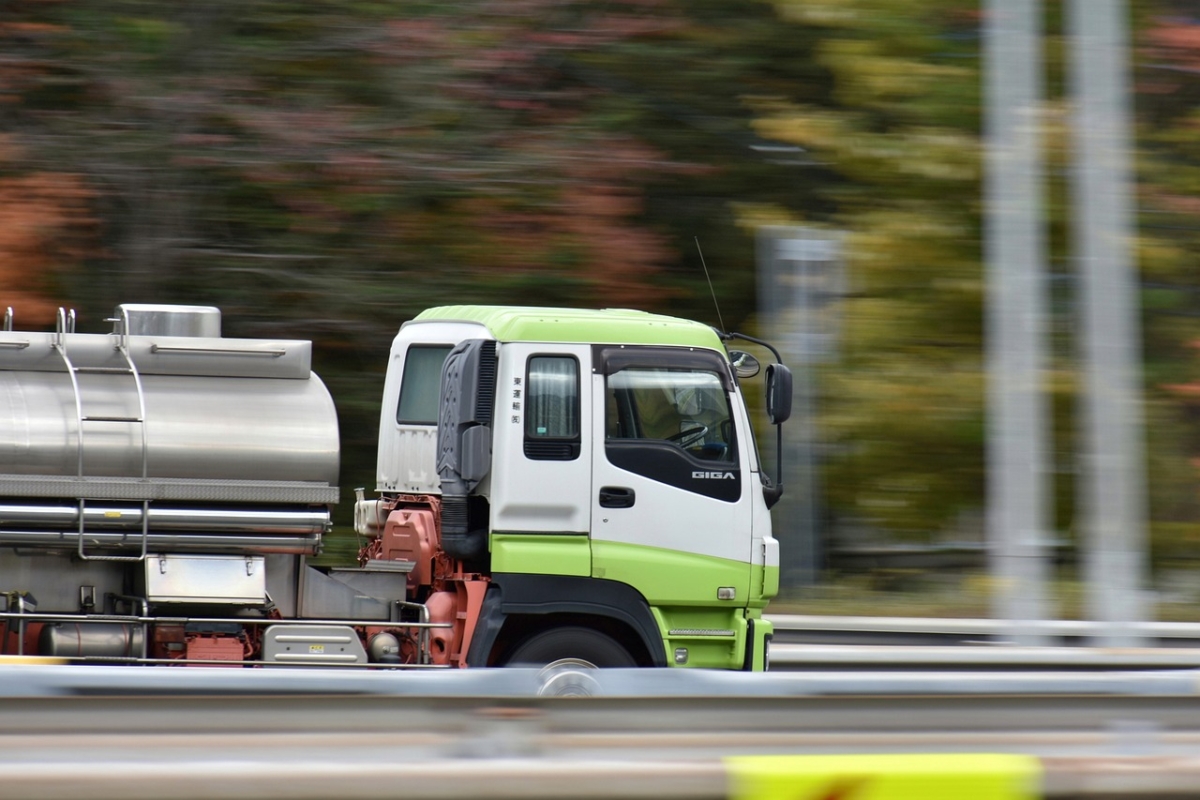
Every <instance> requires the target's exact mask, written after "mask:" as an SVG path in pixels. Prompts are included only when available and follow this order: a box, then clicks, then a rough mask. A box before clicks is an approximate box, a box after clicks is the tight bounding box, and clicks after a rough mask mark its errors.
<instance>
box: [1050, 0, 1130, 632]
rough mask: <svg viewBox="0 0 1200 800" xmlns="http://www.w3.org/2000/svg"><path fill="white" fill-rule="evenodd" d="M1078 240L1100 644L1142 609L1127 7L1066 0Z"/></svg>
mask: <svg viewBox="0 0 1200 800" xmlns="http://www.w3.org/2000/svg"><path fill="white" fill-rule="evenodd" d="M1067 12H1068V13H1067V25H1068V32H1069V34H1070V48H1071V59H1070V73H1069V74H1070V85H1071V90H1072V94H1073V95H1074V104H1075V109H1074V120H1073V124H1074V143H1075V170H1074V178H1073V195H1074V207H1075V225H1074V231H1073V233H1074V247H1075V255H1076V261H1077V264H1078V270H1079V285H1080V299H1081V306H1082V336H1081V337H1080V338H1081V355H1082V360H1083V363H1084V367H1085V381H1084V383H1083V390H1084V395H1083V397H1082V405H1081V409H1080V410H1081V412H1082V422H1083V424H1082V427H1081V429H1080V432H1081V433H1082V437H1081V439H1082V445H1083V455H1082V458H1081V460H1080V467H1081V469H1080V484H1079V487H1078V493H1077V497H1078V501H1077V503H1076V505H1077V507H1078V508H1079V509H1080V511H1079V516H1080V517H1081V519H1082V520H1083V522H1084V524H1083V530H1082V531H1081V533H1082V537H1081V542H1080V543H1081V545H1082V548H1083V552H1084V557H1085V561H1084V575H1085V577H1086V579H1087V609H1088V613H1089V615H1090V616H1091V618H1092V619H1094V620H1097V621H1100V622H1103V623H1104V625H1102V626H1101V630H1103V631H1104V632H1103V633H1102V634H1100V636H1099V637H1098V638H1099V641H1098V643H1099V644H1104V645H1108V646H1130V645H1136V644H1139V643H1140V639H1141V636H1140V634H1139V633H1138V623H1139V622H1142V621H1143V620H1145V619H1146V616H1147V612H1148V611H1149V603H1148V598H1147V596H1146V594H1145V592H1144V591H1143V575H1144V572H1145V568H1146V565H1145V539H1146V536H1145V530H1144V526H1145V508H1146V489H1145V473H1144V457H1143V443H1142V436H1143V430H1142V428H1143V422H1142V407H1141V396H1142V395H1141V393H1142V386H1141V382H1142V375H1141V372H1142V369H1141V353H1142V349H1141V348H1142V345H1141V325H1140V302H1139V297H1138V279H1137V270H1136V266H1135V264H1134V263H1133V255H1132V242H1133V233H1134V224H1133V212H1132V198H1133V189H1132V171H1131V168H1130V152H1131V150H1130V135H1129V124H1130V114H1129V108H1128V103H1129V79H1128V71H1129V69H1128V41H1127V36H1126V27H1127V18H1128V17H1127V14H1128V9H1127V7H1126V4H1125V3H1124V2H1122V0H1070V2H1069V3H1068V8H1067Z"/></svg>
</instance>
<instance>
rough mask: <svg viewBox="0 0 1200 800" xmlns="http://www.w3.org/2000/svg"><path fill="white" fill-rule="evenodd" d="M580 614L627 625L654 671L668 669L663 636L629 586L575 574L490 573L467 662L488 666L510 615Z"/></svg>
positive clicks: (643, 604) (642, 600)
mask: <svg viewBox="0 0 1200 800" xmlns="http://www.w3.org/2000/svg"><path fill="white" fill-rule="evenodd" d="M514 614H529V615H544V614H580V615H588V616H597V617H607V618H609V619H613V620H616V621H618V622H621V623H624V624H625V625H627V626H629V627H630V628H631V629H632V630H633V631H634V633H635V634H637V636H638V637H639V638H640V639H641V641H642V644H643V646H645V648H646V652H647V653H649V654H650V659H651V661H652V664H653V666H655V667H665V666H667V657H666V651H665V650H664V649H663V643H662V634H661V632H660V631H659V629H658V624H657V623H656V622H655V621H654V615H653V614H651V613H650V606H649V604H648V603H647V602H646V599H645V598H644V597H642V595H641V593H640V592H638V591H637V590H636V589H634V588H633V587H632V586H629V585H628V584H624V583H619V582H617V581H608V580H603V579H601V578H588V577H579V576H574V575H530V574H524V573H493V574H492V580H491V585H490V586H489V587H488V591H487V594H486V595H485V597H484V599H483V608H482V610H481V612H480V615H479V620H478V622H477V623H476V627H475V633H474V635H473V636H472V638H471V647H470V650H469V651H468V653H467V663H468V664H469V665H471V666H473V667H475V666H486V664H487V660H488V656H489V655H490V654H491V652H492V648H493V647H494V646H495V644H496V639H497V637H499V635H500V630H501V628H503V627H504V620H505V618H506V617H508V616H509V615H514Z"/></svg>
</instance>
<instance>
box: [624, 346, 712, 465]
mask: <svg viewBox="0 0 1200 800" xmlns="http://www.w3.org/2000/svg"><path fill="white" fill-rule="evenodd" d="M605 403H606V413H605V432H606V436H607V438H608V439H610V440H622V439H624V440H647V439H651V440H657V441H660V442H668V443H670V444H672V445H674V446H676V447H678V448H680V449H681V450H683V451H685V452H687V453H689V454H690V455H692V456H694V457H696V458H699V459H703V460H705V461H714V462H732V461H734V460H735V458H736V451H735V448H734V437H733V422H732V418H731V414H730V410H729V398H728V396H727V395H726V393H725V390H724V387H723V386H722V383H721V379H720V377H719V376H718V375H717V374H716V373H714V372H708V371H703V370H684V369H667V368H643V367H628V368H625V369H622V370H620V371H619V372H616V373H614V374H612V375H609V376H608V383H607V390H606V394H605Z"/></svg>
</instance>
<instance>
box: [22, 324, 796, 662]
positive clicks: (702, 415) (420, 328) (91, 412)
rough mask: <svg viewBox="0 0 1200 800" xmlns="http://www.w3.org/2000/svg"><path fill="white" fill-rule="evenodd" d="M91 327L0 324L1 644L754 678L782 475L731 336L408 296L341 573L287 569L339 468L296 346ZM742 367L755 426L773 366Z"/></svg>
mask: <svg viewBox="0 0 1200 800" xmlns="http://www.w3.org/2000/svg"><path fill="white" fill-rule="evenodd" d="M112 322H113V330H112V332H110V333H100V334H84V333H76V332H75V331H74V324H73V316H72V315H67V314H64V313H62V312H60V316H59V323H58V326H57V329H56V330H55V331H53V332H47V333H22V332H17V331H13V330H12V323H11V313H10V315H9V317H8V319H7V320H6V325H5V330H4V331H2V332H0V448H3V449H4V451H6V456H7V457H6V458H5V462H4V466H3V467H0V470H3V472H4V474H0V592H3V597H4V598H5V600H6V606H5V611H4V612H3V614H2V617H0V618H3V619H4V620H5V624H6V636H5V639H4V650H5V652H6V653H10V654H13V653H20V654H37V655H43V656H56V657H59V658H66V659H69V660H72V661H102V662H110V663H111V662H129V663H144V664H209V665H212V664H223V665H229V666H234V665H242V666H247V665H258V664H272V663H273V664H284V663H288V664H298V665H315V664H336V665H346V666H350V665H356V666H362V667H371V666H377V667H400V666H411V667H428V668H433V667H467V666H470V667H477V666H503V665H513V664H548V663H552V662H556V661H560V660H563V659H571V660H574V661H576V662H587V663H589V664H593V665H595V666H600V667H633V666H645V667H652V666H656V667H707V668H721V669H736V670H764V669H766V668H767V666H768V661H769V659H768V647H769V643H770V639H771V632H772V629H771V625H770V623H769V622H768V621H767V620H765V619H763V617H762V612H763V609H764V607H765V606H766V604H767V602H768V600H769V599H770V598H771V597H772V596H774V594H775V593H776V591H777V589H778V581H779V550H778V543H777V541H776V540H775V539H774V538H773V537H772V535H771V521H770V515H769V508H770V506H771V505H772V504H773V503H774V501H775V500H777V499H778V497H779V494H780V491H781V487H780V485H779V481H778V478H777V479H776V480H775V481H772V480H771V479H770V478H769V477H768V470H767V469H765V468H764V466H763V465H762V464H761V463H760V460H759V456H758V452H757V448H756V445H755V439H754V434H753V431H752V430H751V425H750V416H749V414H748V413H747V410H746V404H745V401H744V399H743V395H742V389H741V386H740V382H741V381H743V380H746V379H748V378H751V377H754V375H755V374H757V372H758V371H759V370H758V362H757V360H756V359H755V358H754V357H753V356H750V355H749V354H747V353H745V352H740V351H729V350H727V349H726V346H725V340H727V339H730V338H732V337H729V336H724V335H722V334H718V333H717V332H716V331H714V330H713V329H712V328H711V327H709V326H707V325H703V324H700V323H696V322H690V321H686V320H681V319H676V318H672V317H666V316H660V315H654V314H648V313H643V312H639V311H629V310H604V311H588V310H569V309H554V308H516V307H485V306H450V307H442V308H434V309H430V310H428V311H425V312H423V313H422V314H420V315H419V316H417V317H416V318H415V319H413V320H411V321H409V322H407V323H405V324H404V325H403V326H402V327H401V328H400V331H399V333H398V335H397V336H396V338H395V340H394V342H393V344H392V348H391V352H390V356H389V361H388V365H387V375H386V380H385V385H384V393H383V399H382V407H381V413H380V425H379V447H378V465H377V466H378V468H377V486H376V491H375V493H373V494H372V495H371V496H369V497H368V496H367V493H366V492H365V491H364V490H358V492H357V498H356V502H355V509H354V517H355V529H356V531H357V533H358V535H359V536H360V537H361V541H362V543H363V545H362V547H361V550H360V552H359V558H358V565H357V566H353V567H349V566H347V567H336V568H330V567H316V566H313V565H311V564H309V563H307V561H306V559H307V557H308V556H311V555H313V554H315V553H317V552H319V549H320V546H321V540H322V537H323V536H324V535H325V534H327V532H328V529H329V527H330V519H331V516H330V507H331V504H332V503H334V502H336V500H337V494H338V490H337V485H336V483H337V472H338V459H339V450H338V445H337V440H338V431H337V418H336V413H335V411H334V406H333V402H332V399H331V398H330V397H329V394H328V392H327V391H326V389H325V387H324V385H323V384H322V383H321V382H320V379H319V378H318V377H317V376H316V375H315V374H313V373H312V372H311V368H310V356H311V345H310V344H309V343H308V342H297V341H292V340H279V341H276V340H258V339H227V338H222V337H221V335H220V313H219V311H217V310H216V309H213V308H208V307H196V306H147V305H125V306H120V307H118V309H117V313H116V315H115V316H114V318H113V320H112ZM732 336H737V334H734V335H732ZM741 338H745V339H749V341H752V342H757V343H758V344H765V343H763V342H759V341H758V340H755V339H752V338H750V337H741ZM768 347H769V346H768ZM772 352H774V351H773V350H772ZM776 362H778V356H777V355H776ZM765 383H766V386H765V390H764V394H765V396H766V398H767V406H768V409H767V414H768V418H769V420H770V421H771V422H772V423H773V424H775V425H779V424H781V423H783V422H784V421H785V420H786V418H787V417H788V415H789V413H790V405H791V376H790V373H788V371H787V369H786V367H784V366H783V365H782V364H781V363H774V364H770V365H769V366H768V367H767V369H766V375H765ZM6 428H7V430H5V429H6ZM3 584H6V585H3Z"/></svg>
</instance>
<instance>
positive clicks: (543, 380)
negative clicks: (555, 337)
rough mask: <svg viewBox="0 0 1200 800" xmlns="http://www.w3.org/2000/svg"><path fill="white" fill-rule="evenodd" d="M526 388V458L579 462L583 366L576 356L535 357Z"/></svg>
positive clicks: (530, 362)
mask: <svg viewBox="0 0 1200 800" xmlns="http://www.w3.org/2000/svg"><path fill="white" fill-rule="evenodd" d="M525 386H526V393H527V394H526V398H525V400H526V402H525V456H526V458H530V459H535V460H539V461H572V460H574V459H576V458H578V457H579V452H580V424H579V362H578V361H577V360H576V359H575V357H574V356H549V355H538V356H531V357H530V359H529V370H528V373H527V375H526V380H525Z"/></svg>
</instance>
